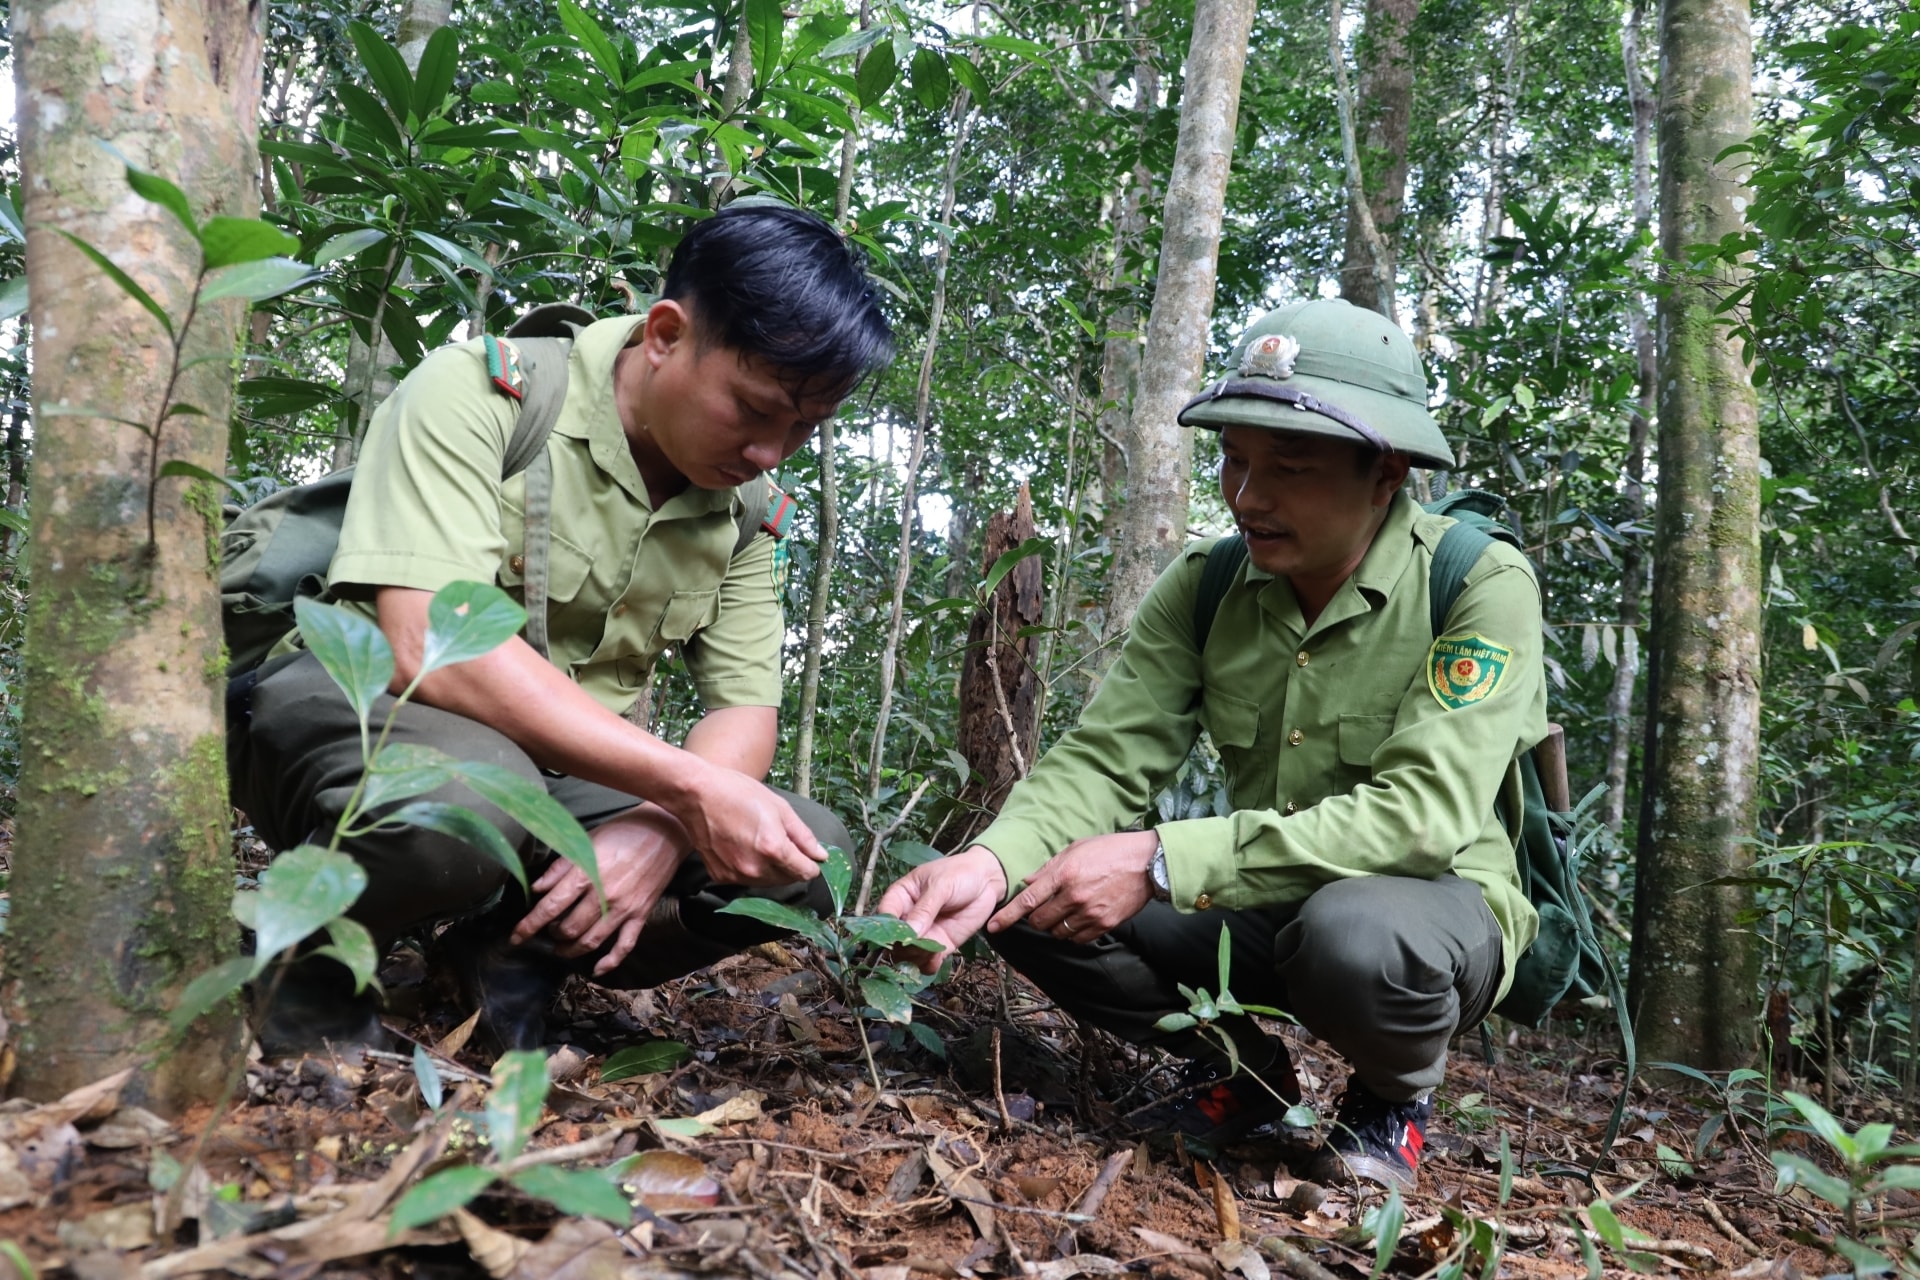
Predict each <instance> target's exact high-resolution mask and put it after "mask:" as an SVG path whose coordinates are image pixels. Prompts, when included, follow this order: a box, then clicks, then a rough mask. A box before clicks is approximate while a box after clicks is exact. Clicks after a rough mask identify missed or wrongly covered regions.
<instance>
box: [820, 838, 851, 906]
mask: <svg viewBox="0 0 1920 1280" xmlns="http://www.w3.org/2000/svg"><path fill="white" fill-rule="evenodd" d="M820 874H821V875H822V876H823V877H824V878H825V879H826V882H827V892H829V893H831V894H832V895H833V914H835V915H840V914H841V913H843V912H844V911H846V909H847V891H848V890H849V889H851V888H853V863H852V862H851V861H849V860H848V858H847V855H846V852H845V851H844V850H841V849H829V850H827V860H826V861H825V862H823V863H821V864H820Z"/></svg>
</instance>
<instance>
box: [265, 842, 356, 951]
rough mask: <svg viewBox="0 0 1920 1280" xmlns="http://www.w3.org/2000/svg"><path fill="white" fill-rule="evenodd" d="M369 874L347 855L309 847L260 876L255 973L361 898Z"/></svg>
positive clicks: (275, 863) (288, 854)
mask: <svg viewBox="0 0 1920 1280" xmlns="http://www.w3.org/2000/svg"><path fill="white" fill-rule="evenodd" d="M366 887H367V873H366V872H365V871H362V870H361V869H360V864H359V863H357V862H355V861H354V860H353V859H352V858H349V857H348V856H347V855H346V854H344V853H334V852H332V851H331V850H327V849H322V848H321V847H320V846H319V845H317V844H303V845H296V846H295V847H293V848H291V849H289V850H287V851H286V852H285V853H283V854H281V855H280V856H279V857H277V858H275V859H274V860H273V863H272V865H270V866H268V868H267V869H266V870H265V871H263V872H261V873H260V888H259V891H258V892H257V893H255V894H254V895H253V921H252V924H253V933H254V944H253V949H254V960H253V967H254V972H255V973H258V972H260V971H261V970H262V969H264V968H265V967H266V966H267V964H268V963H270V962H271V961H272V960H273V958H274V957H275V956H277V955H279V954H280V953H281V952H282V951H284V950H286V949H287V948H288V947H290V946H292V945H294V944H295V943H296V942H299V941H301V940H303V939H304V938H306V937H307V936H308V935H309V934H311V933H312V932H313V931H314V930H316V929H318V928H320V927H321V926H322V925H324V924H326V923H327V922H328V921H330V920H332V919H333V918H334V917H335V916H338V915H340V914H341V913H343V912H344V911H346V909H347V908H348V907H351V906H352V905H353V904H354V903H355V902H356V901H358V900H359V897H360V894H361V893H362V892H363V891H364V890H365V889H366Z"/></svg>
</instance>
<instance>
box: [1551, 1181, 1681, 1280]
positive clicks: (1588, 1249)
mask: <svg viewBox="0 0 1920 1280" xmlns="http://www.w3.org/2000/svg"><path fill="white" fill-rule="evenodd" d="M1642 1185H1643V1184H1641V1183H1637V1182H1636V1183H1635V1184H1634V1185H1633V1186H1631V1187H1628V1188H1627V1189H1626V1190H1625V1191H1622V1192H1620V1193H1619V1194H1618V1195H1614V1196H1602V1197H1601V1198H1600V1199H1598V1200H1595V1201H1594V1202H1593V1203H1592V1204H1590V1205H1588V1206H1587V1207H1586V1209H1585V1210H1584V1211H1581V1210H1575V1209H1567V1210H1564V1211H1563V1212H1564V1213H1565V1215H1566V1217H1567V1220H1568V1224H1569V1225H1570V1226H1572V1228H1573V1238H1574V1240H1575V1241H1577V1242H1578V1243H1579V1246H1580V1257H1581V1260H1582V1261H1584V1262H1585V1263H1586V1264H1587V1274H1588V1275H1589V1276H1592V1277H1596V1278H1597V1277H1598V1276H1600V1275H1601V1274H1602V1267H1601V1262H1600V1249H1599V1246H1598V1245H1596V1244H1595V1243H1594V1240H1595V1238H1596V1237H1597V1238H1598V1239H1599V1242H1600V1244H1604V1245H1606V1246H1607V1248H1609V1249H1611V1250H1612V1251H1613V1252H1614V1253H1615V1254H1616V1255H1617V1256H1618V1257H1619V1258H1620V1260H1621V1261H1622V1262H1624V1263H1626V1264H1627V1266H1628V1268H1629V1269H1631V1270H1634V1271H1639V1272H1651V1271H1654V1270H1657V1269H1658V1268H1659V1266H1660V1265H1661V1264H1660V1259H1659V1257H1658V1256H1656V1255H1654V1254H1651V1253H1648V1252H1646V1251H1645V1250H1643V1249H1639V1248H1636V1247H1635V1246H1637V1245H1645V1244H1651V1243H1653V1239H1652V1237H1651V1236H1648V1235H1646V1234H1645V1233H1644V1232H1641V1231H1636V1230H1634V1229H1633V1228H1632V1227H1630V1226H1628V1225H1627V1224H1626V1223H1624V1222H1622V1221H1620V1215H1619V1213H1618V1212H1617V1211H1616V1210H1617V1207H1618V1206H1619V1205H1621V1204H1624V1203H1625V1202H1626V1200H1627V1198H1628V1197H1629V1196H1631V1195H1633V1193H1634V1192H1636V1191H1638V1190H1639V1189H1640V1187H1641V1186H1642ZM1583 1213H1584V1217H1585V1222H1582V1221H1581V1218H1582V1216H1583Z"/></svg>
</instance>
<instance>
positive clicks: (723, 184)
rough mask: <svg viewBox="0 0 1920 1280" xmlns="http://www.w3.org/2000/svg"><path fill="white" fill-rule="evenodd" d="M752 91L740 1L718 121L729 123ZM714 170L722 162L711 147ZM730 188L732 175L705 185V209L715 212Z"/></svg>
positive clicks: (749, 38) (749, 32) (749, 33)
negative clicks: (714, 163)
mask: <svg viewBox="0 0 1920 1280" xmlns="http://www.w3.org/2000/svg"><path fill="white" fill-rule="evenodd" d="M752 92H753V28H752V27H750V26H748V25H747V6H746V3H745V0H741V4H740V8H739V12H738V13H736V14H735V15H734V20H733V48H732V49H731V50H729V51H728V53H727V80H726V83H725V84H724V85H723V86H722V87H721V89H720V119H722V120H731V119H732V118H733V115H734V113H735V112H736V111H738V110H740V106H741V104H742V103H744V102H745V101H746V100H747V95H748V94H750V93H752ZM714 157H715V162H716V167H717V166H718V165H719V164H721V163H723V162H724V161H723V157H722V153H721V152H720V149H719V148H718V147H715V148H714ZM732 187H733V175H732V174H730V173H722V174H721V175H720V176H719V177H717V178H715V179H714V180H713V181H712V182H711V183H709V184H708V188H707V207H708V208H710V209H718V208H719V207H720V206H721V205H722V204H725V203H726V199H727V193H728V191H730V190H731V189H732Z"/></svg>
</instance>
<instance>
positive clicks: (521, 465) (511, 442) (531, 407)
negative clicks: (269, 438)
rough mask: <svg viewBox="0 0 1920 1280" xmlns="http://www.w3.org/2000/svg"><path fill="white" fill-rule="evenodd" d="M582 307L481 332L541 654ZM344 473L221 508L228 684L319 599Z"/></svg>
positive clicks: (742, 541)
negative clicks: (513, 482)
mask: <svg viewBox="0 0 1920 1280" xmlns="http://www.w3.org/2000/svg"><path fill="white" fill-rule="evenodd" d="M593 320H594V316H593V314H592V313H591V312H589V311H587V310H586V309H585V308H582V307H576V306H573V305H571V304H569V303H549V304H547V305H545V306H539V307H535V308H533V309H532V310H531V311H528V312H527V313H526V314H525V315H523V316H521V317H520V319H519V320H517V321H515V322H514V324H513V325H512V326H511V327H510V328H509V329H508V330H507V332H506V337H507V338H508V339H509V340H510V341H509V342H505V343H503V342H501V341H500V340H499V339H497V338H494V337H492V336H491V335H489V336H488V337H487V338H486V340H485V343H486V356H487V373H488V376H489V377H490V378H491V379H492V381H493V385H494V386H495V388H496V389H498V390H499V392H500V394H502V395H505V396H509V397H511V398H513V399H514V401H515V403H516V404H517V405H518V407H519V415H520V416H519V419H518V420H517V421H516V422H515V423H514V428H513V435H512V436H511V437H510V438H509V439H508V441H507V449H506V454H505V456H504V457H503V458H502V460H501V469H500V475H501V478H502V479H507V478H510V477H513V476H517V475H519V474H520V473H522V472H525V473H526V476H527V492H526V539H527V541H526V550H525V553H524V554H525V556H526V569H525V573H524V578H523V582H524V587H523V590H524V596H523V600H524V603H525V606H526V610H527V626H526V631H525V632H524V635H525V637H526V640H527V643H528V644H531V645H532V646H533V647H534V648H535V649H536V650H538V651H539V652H540V655H541V656H542V657H545V656H547V564H548V553H549V551H550V548H551V543H550V541H549V538H548V532H549V529H548V523H549V517H550V516H551V513H552V503H553V469H552V464H551V463H550V462H549V461H548V459H547V449H546V444H547V436H548V435H549V434H550V433H551V432H552V431H553V425H554V423H555V422H557V421H558V420H559V418H560V408H561V406H562V405H563V404H565V403H566V399H567V362H568V357H569V356H570V355H571V353H572V348H573V339H574V335H575V334H577V333H578V332H579V331H580V330H581V329H582V328H585V327H586V326H587V325H589V324H591V323H593ZM352 486H353V468H352V467H343V468H341V469H340V470H338V471H335V472H332V473H331V474H329V475H325V476H322V477H321V478H320V479H318V480H313V481H309V482H308V483H306V484H302V485H295V486H293V487H291V488H288V489H282V490H280V491H279V492H277V493H274V494H270V495H269V496H267V497H266V498H263V499H261V500H260V501H259V502H256V503H254V504H253V505H252V506H250V507H245V508H241V507H237V506H229V507H228V508H227V511H226V515H227V524H226V528H225V530H224V531H223V532H222V533H221V535H220V619H221V626H222V630H223V631H224V632H225V635H226V642H227V677H228V679H233V678H234V677H236V676H241V675H244V674H245V673H247V672H249V671H251V670H253V669H254V668H255V667H257V666H259V665H260V663H261V662H263V661H264V660H265V659H266V656H267V654H268V653H270V652H272V650H273V648H274V646H276V645H278V644H279V643H280V640H281V638H282V637H283V636H285V635H286V634H287V633H288V632H289V631H291V630H293V626H294V616H293V602H294V600H295V599H296V598H298V597H300V596H308V597H312V598H323V597H324V595H325V592H326V576H327V566H328V564H329V563H331V562H332V560H333V552H334V548H335V547H336V546H338V545H339V542H340V526H341V524H342V522H343V521H344V520H345V519H346V513H347V494H348V492H349V490H350V489H351V488H352ZM741 500H742V501H741V513H740V516H739V518H738V521H737V523H738V525H739V530H740V532H739V536H738V538H737V540H736V541H735V543H734V554H735V555H738V554H740V552H741V551H742V550H744V549H745V548H746V545H747V543H749V542H751V541H752V540H753V538H754V537H755V535H757V534H758V533H759V532H760V530H761V529H762V528H763V527H773V528H775V529H780V528H783V527H784V526H783V525H778V524H775V525H771V526H769V525H767V524H765V523H764V522H767V521H772V520H773V518H774V517H773V515H772V508H773V507H774V506H775V505H776V504H780V503H784V502H785V495H784V494H781V493H780V491H779V490H778V489H777V488H776V487H775V486H774V484H773V482H772V481H771V480H769V479H768V478H767V477H766V476H761V477H759V478H757V479H755V480H754V481H752V482H751V483H750V484H748V485H746V486H744V487H743V488H742V490H741Z"/></svg>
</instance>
